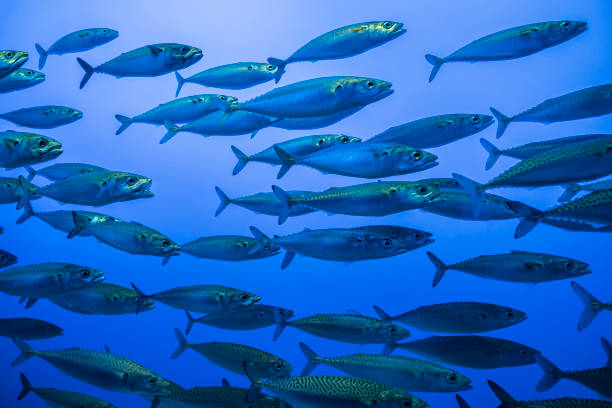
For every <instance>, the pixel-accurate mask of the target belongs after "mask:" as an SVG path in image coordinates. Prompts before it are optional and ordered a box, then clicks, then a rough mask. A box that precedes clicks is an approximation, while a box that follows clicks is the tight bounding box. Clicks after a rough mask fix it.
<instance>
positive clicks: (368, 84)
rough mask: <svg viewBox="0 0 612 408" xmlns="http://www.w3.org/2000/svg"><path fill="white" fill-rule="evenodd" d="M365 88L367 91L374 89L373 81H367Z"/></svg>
mask: <svg viewBox="0 0 612 408" xmlns="http://www.w3.org/2000/svg"><path fill="white" fill-rule="evenodd" d="M366 88H368V89H372V88H374V81H368V82H366Z"/></svg>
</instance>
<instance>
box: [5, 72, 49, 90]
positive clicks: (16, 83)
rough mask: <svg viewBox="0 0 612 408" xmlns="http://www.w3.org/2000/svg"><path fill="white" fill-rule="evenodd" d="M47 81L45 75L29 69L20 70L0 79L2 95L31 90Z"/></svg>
mask: <svg viewBox="0 0 612 408" xmlns="http://www.w3.org/2000/svg"><path fill="white" fill-rule="evenodd" d="M44 80H45V74H43V73H42V72H38V71H35V70H33V69H28V68H18V69H16V70H15V71H13V72H11V73H10V74H8V75H6V76H3V77H0V93H9V92H14V91H21V90H22V89H27V88H31V87H33V86H35V85H38V84H40V83H41V82H43V81H44Z"/></svg>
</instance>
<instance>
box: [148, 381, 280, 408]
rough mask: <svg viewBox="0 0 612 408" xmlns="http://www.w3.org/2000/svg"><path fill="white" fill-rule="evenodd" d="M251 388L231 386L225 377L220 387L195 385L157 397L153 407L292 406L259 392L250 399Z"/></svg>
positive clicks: (242, 407) (233, 407)
mask: <svg viewBox="0 0 612 408" xmlns="http://www.w3.org/2000/svg"><path fill="white" fill-rule="evenodd" d="M248 395H249V390H248V389H246V388H237V387H231V386H230V385H229V383H227V381H226V380H225V379H224V380H223V385H222V386H220V387H194V388H189V389H187V390H182V391H175V392H173V393H172V394H170V395H169V396H167V397H159V396H158V397H155V399H154V400H153V403H152V404H151V408H155V407H161V408H175V407H210V408H213V407H227V408H291V405H289V404H288V403H287V402H285V401H283V400H281V399H279V398H276V397H271V396H269V395H265V394H261V393H259V394H258V395H257V396H255V397H254V398H253V400H251V401H249V400H248Z"/></svg>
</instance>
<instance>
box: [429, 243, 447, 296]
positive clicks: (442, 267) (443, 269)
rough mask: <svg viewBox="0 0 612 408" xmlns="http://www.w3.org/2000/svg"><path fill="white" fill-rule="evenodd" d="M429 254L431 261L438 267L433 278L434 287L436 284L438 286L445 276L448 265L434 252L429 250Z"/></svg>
mask: <svg viewBox="0 0 612 408" xmlns="http://www.w3.org/2000/svg"><path fill="white" fill-rule="evenodd" d="M427 256H428V257H429V260H430V261H431V263H433V264H434V266H435V267H436V273H435V274H434V278H433V287H434V288H435V287H436V286H438V283H440V281H441V280H442V278H443V277H444V273H445V272H446V271H447V270H448V266H447V265H446V264H445V263H444V262H442V261H441V260H440V258H438V257H437V256H435V255H434V254H433V253H432V252H429V251H427Z"/></svg>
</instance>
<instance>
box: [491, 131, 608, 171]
mask: <svg viewBox="0 0 612 408" xmlns="http://www.w3.org/2000/svg"><path fill="white" fill-rule="evenodd" d="M610 138H612V135H610V134H592V135H579V136H568V137H561V138H558V139H552V140H545V141H543V142H532V143H527V144H524V145H521V146H516V147H512V148H510V149H503V150H502V149H498V148H497V147H496V146H495V145H494V144H493V143H491V142H489V141H488V140H487V139H480V144H481V145H482V147H484V149H485V150H486V151H487V153H489V157H488V158H487V162H486V164H485V170H489V169H491V168H492V167H493V165H495V163H496V162H497V159H499V158H500V157H501V156H508V157H514V158H515V159H528V158H530V157H533V156H536V155H538V154H540V153H544V152H548V151H550V150H553V149H557V148H559V147H563V146H567V145H571V144H576V143H582V142H588V141H591V140H595V139H610Z"/></svg>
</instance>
